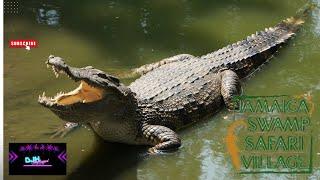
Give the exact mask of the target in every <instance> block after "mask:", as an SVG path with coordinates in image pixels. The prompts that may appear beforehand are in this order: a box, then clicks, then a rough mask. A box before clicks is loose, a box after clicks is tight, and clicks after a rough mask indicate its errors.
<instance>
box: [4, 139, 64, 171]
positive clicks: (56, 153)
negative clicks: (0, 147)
mask: <svg viewBox="0 0 320 180" xmlns="http://www.w3.org/2000/svg"><path fill="white" fill-rule="evenodd" d="M8 161H9V174H10V175H65V174H66V167H67V165H66V164H67V149H66V143H9V158H8Z"/></svg>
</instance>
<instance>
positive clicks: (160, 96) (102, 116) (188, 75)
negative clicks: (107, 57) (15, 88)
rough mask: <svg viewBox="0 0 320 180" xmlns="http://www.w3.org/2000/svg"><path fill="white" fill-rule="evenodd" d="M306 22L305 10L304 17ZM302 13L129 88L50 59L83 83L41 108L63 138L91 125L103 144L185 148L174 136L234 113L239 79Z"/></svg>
mask: <svg viewBox="0 0 320 180" xmlns="http://www.w3.org/2000/svg"><path fill="white" fill-rule="evenodd" d="M302 14H304V16H305V14H306V13H305V12H303V13H302ZM304 16H302V15H301V14H300V15H299V16H298V15H296V16H293V17H291V18H287V19H285V20H283V21H281V22H280V23H278V24H277V25H275V26H273V27H270V28H266V29H265V30H262V31H258V32H256V33H255V34H252V35H250V36H248V37H247V38H245V39H243V40H240V41H238V42H236V43H233V44H231V45H228V46H226V47H224V48H221V49H219V50H217V51H214V52H212V53H209V54H206V55H203V56H199V57H196V56H193V55H190V54H180V55H176V56H173V57H169V58H166V59H163V60H161V61H159V62H156V63H152V64H147V65H144V66H141V67H140V68H136V69H134V70H133V73H134V74H139V75H140V77H139V78H137V79H136V80H135V81H134V82H132V83H131V84H130V85H128V86H125V85H124V84H122V83H121V82H120V80H119V78H117V77H115V76H113V75H110V74H107V73H106V72H104V71H102V70H99V69H96V68H94V67H92V66H87V67H83V68H76V67H72V66H69V65H67V64H66V62H65V60H64V59H63V58H61V57H57V56H54V55H50V56H49V58H48V59H47V61H46V63H47V66H48V67H51V68H52V70H53V71H54V73H55V75H56V76H57V77H58V76H59V75H60V74H66V75H67V76H68V77H69V78H70V79H72V80H74V81H75V82H80V85H79V86H78V87H77V88H76V89H74V90H72V91H70V92H68V93H62V92H60V93H58V94H57V95H56V96H54V97H46V96H45V93H44V94H43V95H40V96H39V99H38V102H39V103H40V104H41V105H43V106H44V107H46V108H48V109H50V110H51V111H52V112H53V113H54V114H56V115H57V116H58V117H59V118H60V119H62V120H64V121H67V123H66V125H65V126H64V128H62V129H60V130H59V131H58V132H57V133H60V134H62V135H65V134H66V132H68V131H69V130H70V129H73V128H74V127H76V126H78V125H79V124H90V126H91V127H92V129H93V130H94V131H95V132H96V133H97V134H98V135H99V136H100V137H102V138H103V139H104V140H106V141H111V142H120V143H127V144H134V145H148V146H150V147H149V149H148V151H149V152H150V153H160V152H165V151H172V150H176V149H178V148H179V147H180V146H181V139H180V138H179V136H178V134H177V133H176V131H177V130H179V129H181V128H183V127H185V126H187V125H190V124H192V123H195V122H197V121H199V120H201V119H203V118H205V117H208V116H212V115H214V114H215V113H217V112H218V111H219V110H220V109H222V108H223V107H227V108H228V109H230V110H232V109H234V108H237V104H235V103H233V101H232V98H233V97H235V96H237V95H240V94H241V85H240V81H241V80H242V79H245V78H246V77H247V76H249V75H250V74H252V73H253V72H255V70H257V69H258V68H259V67H260V66H261V65H263V64H264V63H265V62H266V61H268V60H269V59H270V58H271V57H272V56H273V55H274V54H275V53H276V52H277V51H278V49H279V48H280V47H281V46H283V45H284V44H286V43H287V41H288V40H289V39H291V38H292V37H293V36H294V35H295V34H296V32H298V30H299V28H300V27H301V25H302V24H303V23H304V21H305V18H303V17H304Z"/></svg>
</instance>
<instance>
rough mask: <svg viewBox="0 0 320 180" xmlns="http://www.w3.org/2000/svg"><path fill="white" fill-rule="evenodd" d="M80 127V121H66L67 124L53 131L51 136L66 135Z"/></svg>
mask: <svg viewBox="0 0 320 180" xmlns="http://www.w3.org/2000/svg"><path fill="white" fill-rule="evenodd" d="M78 127H80V124H79V123H73V122H66V123H65V124H63V125H62V126H61V127H59V128H57V129H55V130H54V131H53V132H51V133H50V134H52V135H51V136H50V138H55V137H58V136H59V137H61V138H62V137H65V136H66V135H67V134H68V133H70V132H71V131H73V130H74V129H76V128H78Z"/></svg>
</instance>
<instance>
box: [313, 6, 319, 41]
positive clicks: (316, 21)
mask: <svg viewBox="0 0 320 180" xmlns="http://www.w3.org/2000/svg"><path fill="white" fill-rule="evenodd" d="M313 3H314V4H315V5H317V7H318V8H316V9H315V10H314V11H313V12H312V19H313V21H314V22H313V23H314V26H315V27H314V33H315V34H316V35H318V36H320V9H319V7H320V0H313Z"/></svg>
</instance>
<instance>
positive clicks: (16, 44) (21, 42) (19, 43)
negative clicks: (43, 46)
mask: <svg viewBox="0 0 320 180" xmlns="http://www.w3.org/2000/svg"><path fill="white" fill-rule="evenodd" d="M36 47H38V41H37V40H33V39H27V40H26V39H17V40H10V41H9V48H25V49H28V50H30V49H31V48H36Z"/></svg>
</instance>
